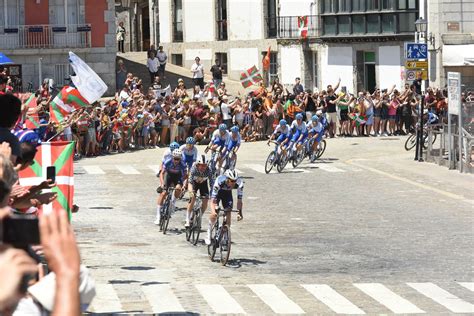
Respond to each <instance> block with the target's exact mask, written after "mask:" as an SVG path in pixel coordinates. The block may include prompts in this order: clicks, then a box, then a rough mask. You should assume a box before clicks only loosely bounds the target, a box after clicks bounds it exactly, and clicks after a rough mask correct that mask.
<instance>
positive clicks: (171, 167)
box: [163, 158, 186, 180]
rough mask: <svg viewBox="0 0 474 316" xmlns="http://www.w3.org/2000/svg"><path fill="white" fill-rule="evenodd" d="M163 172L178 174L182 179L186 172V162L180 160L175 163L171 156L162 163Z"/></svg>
mask: <svg viewBox="0 0 474 316" xmlns="http://www.w3.org/2000/svg"><path fill="white" fill-rule="evenodd" d="M163 172H166V173H168V174H170V175H178V176H179V177H180V178H181V180H183V179H184V176H185V174H186V164H185V163H184V161H182V160H181V161H179V163H177V164H175V163H174V160H173V158H171V159H168V160H166V161H165V162H164V163H163Z"/></svg>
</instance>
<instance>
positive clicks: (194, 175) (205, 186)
mask: <svg viewBox="0 0 474 316" xmlns="http://www.w3.org/2000/svg"><path fill="white" fill-rule="evenodd" d="M210 176H211V169H210V168H209V166H208V165H207V159H206V156H205V155H199V157H198V158H197V160H196V163H195V164H193V166H192V167H191V171H190V172H189V182H188V183H189V184H188V191H189V193H190V194H189V196H190V199H189V203H188V207H187V212H186V223H185V225H184V226H185V227H189V225H190V224H189V222H190V220H191V217H192V211H193V207H194V202H196V194H197V192H198V191H199V195H200V196H201V197H202V204H201V212H202V213H203V214H204V212H205V211H206V209H207V202H208V198H209V183H208V180H209V178H210Z"/></svg>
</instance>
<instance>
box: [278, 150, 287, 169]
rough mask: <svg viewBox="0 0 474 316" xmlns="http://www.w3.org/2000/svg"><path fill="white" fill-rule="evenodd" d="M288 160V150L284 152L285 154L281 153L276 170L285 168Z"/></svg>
mask: <svg viewBox="0 0 474 316" xmlns="http://www.w3.org/2000/svg"><path fill="white" fill-rule="evenodd" d="M288 160H289V155H288V152H286V154H282V156H281V157H280V162H279V163H278V164H277V170H278V172H282V171H283V169H285V167H286V164H287V163H288Z"/></svg>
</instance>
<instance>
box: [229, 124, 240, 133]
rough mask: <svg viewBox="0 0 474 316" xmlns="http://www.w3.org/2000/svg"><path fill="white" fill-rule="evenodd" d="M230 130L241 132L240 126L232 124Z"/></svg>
mask: <svg viewBox="0 0 474 316" xmlns="http://www.w3.org/2000/svg"><path fill="white" fill-rule="evenodd" d="M230 131H231V132H232V133H238V132H239V127H238V126H232V127H231V128H230Z"/></svg>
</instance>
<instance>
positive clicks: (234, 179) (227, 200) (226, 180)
mask: <svg viewBox="0 0 474 316" xmlns="http://www.w3.org/2000/svg"><path fill="white" fill-rule="evenodd" d="M233 189H237V209H238V210H239V213H238V215H237V220H238V221H240V220H242V219H243V215H242V207H243V203H242V197H243V194H244V182H243V181H242V179H241V178H239V175H238V174H237V171H235V170H233V169H229V170H227V171H226V172H225V173H224V174H223V175H221V176H219V177H218V178H217V179H216V181H215V182H214V186H213V187H212V193H211V214H210V215H209V228H208V229H207V237H206V240H205V242H206V244H207V245H210V244H211V229H212V227H213V226H214V224H215V223H216V220H217V208H218V207H219V203H220V202H222V207H223V208H224V210H229V211H230V210H232V208H233V207H234V198H233V197H232V190H233ZM231 214H232V213H230V212H229V214H227V225H229V226H230V224H231Z"/></svg>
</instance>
